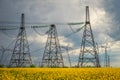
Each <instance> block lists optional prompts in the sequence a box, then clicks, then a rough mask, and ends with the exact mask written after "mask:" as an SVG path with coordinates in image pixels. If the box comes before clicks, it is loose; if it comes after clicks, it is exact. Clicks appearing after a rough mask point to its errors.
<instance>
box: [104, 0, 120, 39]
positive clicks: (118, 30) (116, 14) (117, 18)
mask: <svg viewBox="0 0 120 80" xmlns="http://www.w3.org/2000/svg"><path fill="white" fill-rule="evenodd" d="M119 3H120V0H105V4H104V7H105V10H106V11H107V12H109V13H110V14H111V17H112V18H113V22H108V24H113V25H112V26H109V27H110V28H111V30H110V32H108V34H109V35H110V36H111V37H112V38H113V39H114V40H120V36H119V35H120V4H119Z"/></svg>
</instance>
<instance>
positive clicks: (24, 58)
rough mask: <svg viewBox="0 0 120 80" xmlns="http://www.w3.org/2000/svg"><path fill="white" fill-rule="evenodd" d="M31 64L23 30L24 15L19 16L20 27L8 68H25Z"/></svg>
mask: <svg viewBox="0 0 120 80" xmlns="http://www.w3.org/2000/svg"><path fill="white" fill-rule="evenodd" d="M31 64H32V60H31V55H30V49H29V45H28V40H27V36H26V30H25V18H24V14H21V25H20V29H19V33H18V36H17V40H16V43H15V47H14V49H13V53H12V56H11V60H10V64H9V66H10V67H26V66H29V65H31Z"/></svg>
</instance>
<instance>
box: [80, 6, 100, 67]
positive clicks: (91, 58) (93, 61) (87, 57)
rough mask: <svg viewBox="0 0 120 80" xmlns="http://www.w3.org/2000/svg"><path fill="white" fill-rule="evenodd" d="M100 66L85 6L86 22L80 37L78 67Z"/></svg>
mask: <svg viewBox="0 0 120 80" xmlns="http://www.w3.org/2000/svg"><path fill="white" fill-rule="evenodd" d="M88 66H91V67H100V64H99V57H98V53H97V48H96V45H95V41H94V37H93V33H92V28H91V24H90V14H89V7H88V6H86V22H85V27H84V32H83V37H82V43H81V49H80V54H79V60H78V67H88Z"/></svg>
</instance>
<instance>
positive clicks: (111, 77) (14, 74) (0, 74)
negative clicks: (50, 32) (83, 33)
mask: <svg viewBox="0 0 120 80" xmlns="http://www.w3.org/2000/svg"><path fill="white" fill-rule="evenodd" d="M0 80H120V68H0Z"/></svg>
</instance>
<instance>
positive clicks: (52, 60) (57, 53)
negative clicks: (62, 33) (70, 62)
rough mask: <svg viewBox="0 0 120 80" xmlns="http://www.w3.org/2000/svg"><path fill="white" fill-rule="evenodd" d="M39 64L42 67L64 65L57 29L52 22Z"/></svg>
mask: <svg viewBox="0 0 120 80" xmlns="http://www.w3.org/2000/svg"><path fill="white" fill-rule="evenodd" d="M41 66H42V67H63V66H64V62H63V57H62V53H61V49H60V45H59V40H58V35H57V30H56V26H55V25H54V24H52V25H50V29H49V31H48V38H47V43H46V46H45V50H44V54H43V58H42V63H41Z"/></svg>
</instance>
